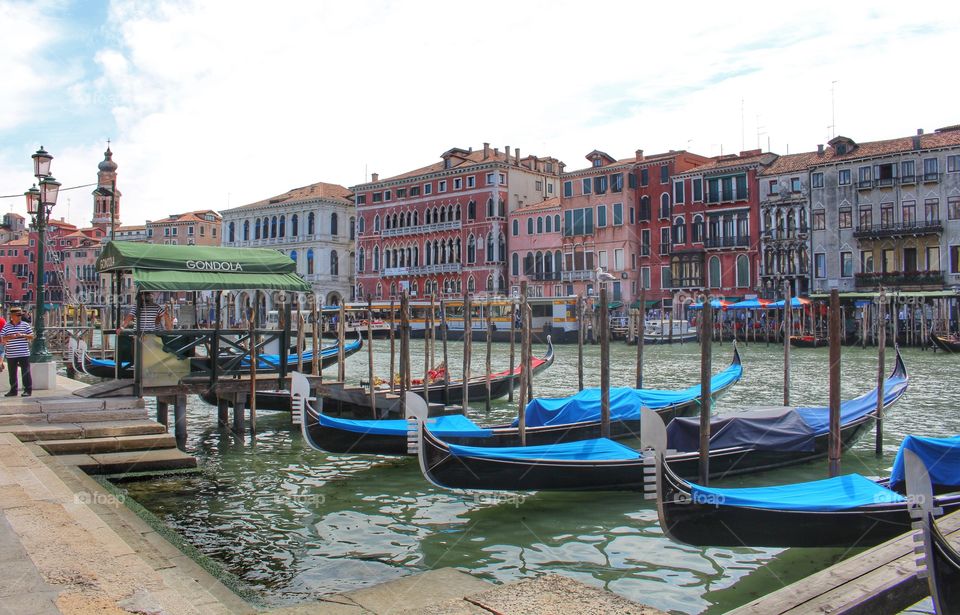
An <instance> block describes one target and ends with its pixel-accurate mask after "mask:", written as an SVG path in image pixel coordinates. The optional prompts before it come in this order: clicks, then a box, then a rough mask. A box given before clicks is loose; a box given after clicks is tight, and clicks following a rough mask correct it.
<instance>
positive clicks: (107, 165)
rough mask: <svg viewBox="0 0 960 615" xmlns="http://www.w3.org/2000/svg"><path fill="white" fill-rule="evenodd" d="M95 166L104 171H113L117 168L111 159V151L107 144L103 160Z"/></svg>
mask: <svg viewBox="0 0 960 615" xmlns="http://www.w3.org/2000/svg"><path fill="white" fill-rule="evenodd" d="M97 168H98V169H100V170H101V171H104V172H106V173H113V172H115V171H116V170H117V163H116V162H114V161H113V152H111V151H110V146H109V145H108V146H107V151H105V152H103V162H101V163H100V164H99V165H98V166H97Z"/></svg>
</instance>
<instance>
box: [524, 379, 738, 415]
mask: <svg viewBox="0 0 960 615" xmlns="http://www.w3.org/2000/svg"><path fill="white" fill-rule="evenodd" d="M742 375H743V367H742V366H741V365H740V364H739V363H736V364H733V365H731V366H730V367H728V368H727V369H725V370H723V371H722V372H720V373H719V374H716V375H714V376H713V379H712V380H711V389H712V392H713V393H716V392H717V391H719V390H720V389H723V388H724V387H726V386H728V385H730V384H733V383H735V382H737V381H738V380H740V377H741V376H742ZM698 397H700V385H699V384H695V385H693V386H692V387H688V388H686V389H683V390H681V391H663V390H657V389H631V388H629V387H616V388H612V389H610V420H611V421H639V420H640V408H641V407H647V408H650V409H652V410H657V409H658V408H666V407H667V406H672V405H675V404H681V403H685V402H688V401H692V400H694V399H697V398H698ZM526 416H527V426H528V427H539V426H541V425H563V424H567V423H580V422H584V421H599V420H600V389H584V390H582V391H580V392H579V393H577V394H576V395H574V396H572V397H560V398H554V399H550V398H538V399H534V400H533V401H531V402H530V403H529V404H527V411H526ZM513 424H514V426H516V425H517V424H518V423H517V421H514V423H513Z"/></svg>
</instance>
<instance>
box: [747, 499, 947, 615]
mask: <svg viewBox="0 0 960 615" xmlns="http://www.w3.org/2000/svg"><path fill="white" fill-rule="evenodd" d="M937 524H938V525H939V527H940V529H941V530H942V531H943V533H944V535H945V536H946V537H947V540H949V541H950V542H951V543H953V544H954V545H957V546H958V547H960V512H958V513H954V514H952V515H948V516H946V517H943V518H942V519H940V520H939V521H938V522H937ZM913 537H914V533H913V532H911V533H909V534H904V535H902V536H900V537H898V538H894V539H893V540H890V541H888V542H885V543H883V544H882V545H878V546H876V547H874V548H872V549H868V550H866V551H864V552H863V553H860V554H858V555H854V556H853V557H851V558H849V559H846V560H843V561H842V562H839V563H837V564H834V565H833V566H831V567H830V568H827V569H826V570H822V571H820V572H818V573H816V574H814V575H811V576H809V577H807V578H805V579H803V580H801V581H798V582H796V583H793V584H792V585H788V586H786V587H784V588H782V589H780V590H777V591H775V592H773V593H771V594H768V595H766V596H764V597H763V598H759V599H757V600H754V601H753V602H751V603H749V604H746V605H744V606H742V607H740V608H738V609H736V610H733V611H730V615H778V614H781V615H782V614H787V613H789V614H790V615H799V614H800V613H831V614H832V615H877V614H879V613H898V612H900V611H902V610H903V609H905V608H907V607H909V606H911V605H913V604H916V603H917V602H919V601H920V600H923V598H925V597H926V596H929V595H930V594H929V592H928V591H927V582H926V580H923V579H918V578H917V575H916V570H917V567H916V557H917V556H916V555H915V554H914V551H913V548H914V545H915V544H916V543H915V542H914V539H913Z"/></svg>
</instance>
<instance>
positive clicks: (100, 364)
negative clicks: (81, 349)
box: [87, 357, 130, 368]
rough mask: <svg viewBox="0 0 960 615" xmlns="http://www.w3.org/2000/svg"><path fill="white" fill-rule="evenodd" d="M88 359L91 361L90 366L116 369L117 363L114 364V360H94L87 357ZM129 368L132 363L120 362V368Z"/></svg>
mask: <svg viewBox="0 0 960 615" xmlns="http://www.w3.org/2000/svg"><path fill="white" fill-rule="evenodd" d="M87 359H88V360H89V361H90V365H94V366H96V367H111V368H113V367H116V363H114V362H113V360H112V359H94V358H93V357H87ZM129 366H130V363H129V362H127V361H121V362H120V367H129Z"/></svg>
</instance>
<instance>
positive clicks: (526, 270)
mask: <svg viewBox="0 0 960 615" xmlns="http://www.w3.org/2000/svg"><path fill="white" fill-rule="evenodd" d="M533 267H534V265H533V252H527V256H526V257H524V259H523V275H533Z"/></svg>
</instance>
